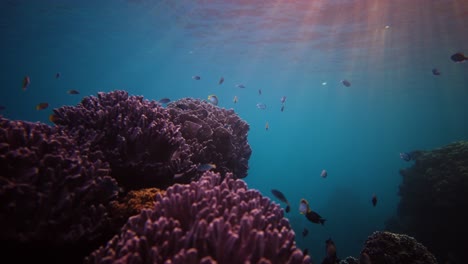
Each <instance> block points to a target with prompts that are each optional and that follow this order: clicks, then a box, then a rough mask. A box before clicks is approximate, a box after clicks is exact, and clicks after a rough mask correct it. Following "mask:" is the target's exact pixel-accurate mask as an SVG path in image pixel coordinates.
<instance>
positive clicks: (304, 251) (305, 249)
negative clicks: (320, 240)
mask: <svg viewBox="0 0 468 264" xmlns="http://www.w3.org/2000/svg"><path fill="white" fill-rule="evenodd" d="M302 254H304V256H305V255H307V254H309V250H308V249H307V248H304V250H303V251H302Z"/></svg>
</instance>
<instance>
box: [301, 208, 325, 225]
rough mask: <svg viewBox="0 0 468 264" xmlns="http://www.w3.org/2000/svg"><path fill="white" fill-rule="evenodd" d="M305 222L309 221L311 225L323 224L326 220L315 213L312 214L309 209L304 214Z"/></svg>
mask: <svg viewBox="0 0 468 264" xmlns="http://www.w3.org/2000/svg"><path fill="white" fill-rule="evenodd" d="M305 216H306V218H307V220H309V221H311V222H312V223H316V224H322V225H323V224H324V223H325V221H326V219H324V218H322V217H321V216H320V215H319V214H318V213H317V212H314V211H312V210H310V209H309V211H308V212H307V213H306V214H305Z"/></svg>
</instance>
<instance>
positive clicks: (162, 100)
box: [158, 98, 171, 104]
mask: <svg viewBox="0 0 468 264" xmlns="http://www.w3.org/2000/svg"><path fill="white" fill-rule="evenodd" d="M170 101H171V99H169V98H162V99H160V100H159V101H158V102H159V103H161V104H167V103H169V102H170Z"/></svg>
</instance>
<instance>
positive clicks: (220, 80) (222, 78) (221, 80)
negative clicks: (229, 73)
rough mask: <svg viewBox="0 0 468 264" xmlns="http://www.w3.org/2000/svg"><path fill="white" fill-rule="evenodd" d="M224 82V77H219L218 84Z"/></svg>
mask: <svg viewBox="0 0 468 264" xmlns="http://www.w3.org/2000/svg"><path fill="white" fill-rule="evenodd" d="M223 82H224V77H221V79H219V82H218V85H221V84H222V83H223Z"/></svg>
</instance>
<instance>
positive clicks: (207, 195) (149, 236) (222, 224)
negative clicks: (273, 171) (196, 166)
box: [86, 172, 310, 263]
mask: <svg viewBox="0 0 468 264" xmlns="http://www.w3.org/2000/svg"><path fill="white" fill-rule="evenodd" d="M294 236H295V235H294V231H293V230H292V229H291V226H290V225H289V222H288V220H287V219H286V218H284V217H283V211H282V210H281V208H280V207H279V206H278V205H277V204H275V203H272V202H271V201H270V200H269V199H268V198H266V197H263V196H262V195H261V194H260V193H259V192H258V191H256V190H248V189H247V185H246V184H245V182H244V181H242V180H240V179H237V180H236V179H234V178H233V176H232V174H230V173H229V174H228V175H226V177H225V179H224V180H222V177H221V176H220V175H219V174H218V173H213V172H205V173H204V174H203V176H202V177H201V179H200V180H198V181H193V182H191V183H190V184H187V185H180V184H176V185H173V186H171V187H169V188H168V189H167V191H166V195H160V194H158V195H157V196H156V204H155V206H154V208H153V209H152V210H148V209H144V210H143V211H142V212H141V213H140V214H139V215H137V216H133V217H131V218H130V219H129V220H128V222H127V224H126V225H125V226H124V227H123V228H122V232H121V233H120V235H118V236H115V237H114V238H113V239H112V240H111V241H109V242H108V243H107V244H106V246H105V247H101V248H100V249H98V250H96V251H95V252H93V253H92V254H91V255H90V256H89V257H88V258H87V259H86V262H87V263H130V262H131V263H246V261H247V262H250V263H310V258H309V257H308V256H304V255H303V254H302V251H301V250H299V249H298V248H296V245H295V241H294Z"/></svg>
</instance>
